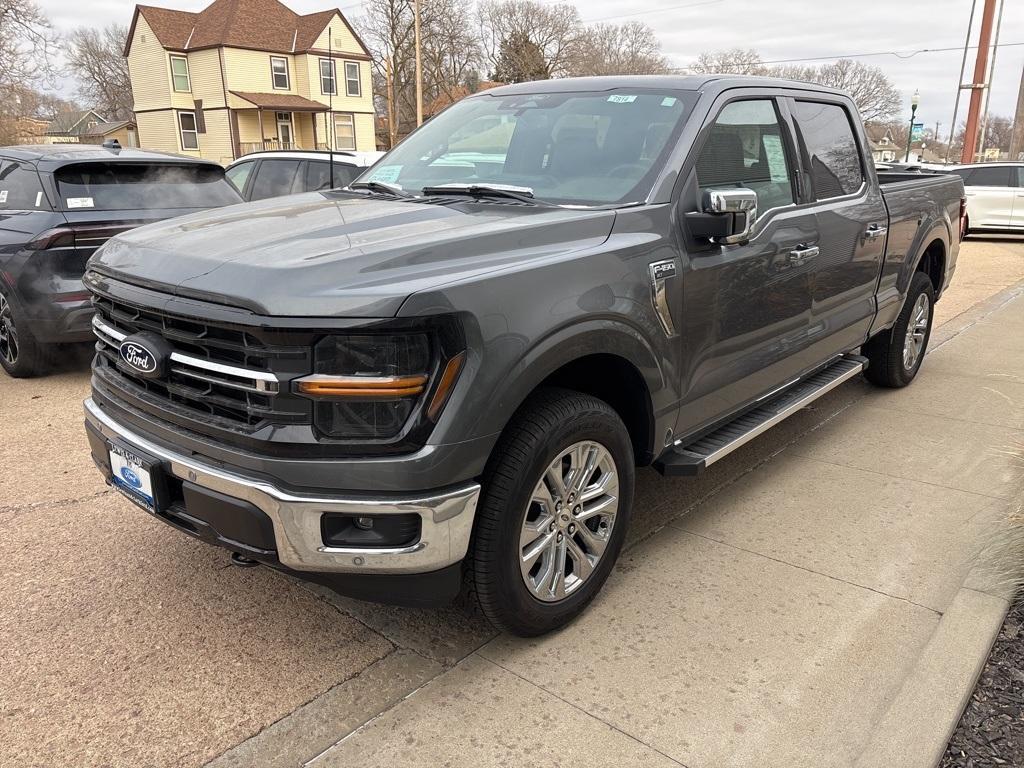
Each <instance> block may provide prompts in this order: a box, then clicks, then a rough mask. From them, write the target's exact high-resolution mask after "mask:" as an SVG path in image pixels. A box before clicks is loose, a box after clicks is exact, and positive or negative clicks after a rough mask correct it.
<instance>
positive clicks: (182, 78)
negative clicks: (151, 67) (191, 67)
mask: <svg viewBox="0 0 1024 768" xmlns="http://www.w3.org/2000/svg"><path fill="white" fill-rule="evenodd" d="M171 82H172V83H173V84H174V90H175V91H176V92H178V93H191V92H192V80H191V78H189V75H188V58H187V57H185V56H171Z"/></svg>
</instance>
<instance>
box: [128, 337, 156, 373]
mask: <svg viewBox="0 0 1024 768" xmlns="http://www.w3.org/2000/svg"><path fill="white" fill-rule="evenodd" d="M120 352H121V359H122V360H124V362H125V364H127V366H128V367H129V368H131V369H132V370H134V371H138V372H139V373H153V372H154V371H156V366H157V358H156V354H155V353H154V352H153V351H152V350H150V349H147V348H146V347H144V346H143V345H142V344H141V343H139V342H138V341H136V340H132V339H125V340H124V341H122V342H121V348H120Z"/></svg>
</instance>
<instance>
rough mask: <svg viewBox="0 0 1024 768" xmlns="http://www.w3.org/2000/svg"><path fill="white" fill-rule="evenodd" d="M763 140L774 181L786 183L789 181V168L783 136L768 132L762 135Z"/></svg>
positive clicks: (769, 171)
mask: <svg viewBox="0 0 1024 768" xmlns="http://www.w3.org/2000/svg"><path fill="white" fill-rule="evenodd" d="M761 141H762V142H763V143H764V154H765V157H766V158H767V160H768V173H769V174H770V175H771V179H772V183H774V184H785V183H786V182H787V181H789V169H787V168H786V153H785V152H784V151H783V150H782V137H781V136H772V135H771V134H766V135H764V136H762V137H761Z"/></svg>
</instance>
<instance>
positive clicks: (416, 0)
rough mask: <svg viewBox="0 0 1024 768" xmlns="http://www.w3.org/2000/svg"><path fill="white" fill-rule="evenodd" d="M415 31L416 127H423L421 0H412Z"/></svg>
mask: <svg viewBox="0 0 1024 768" xmlns="http://www.w3.org/2000/svg"><path fill="white" fill-rule="evenodd" d="M412 13H413V29H414V36H415V38H416V125H417V126H420V125H423V58H422V57H421V56H420V0H412Z"/></svg>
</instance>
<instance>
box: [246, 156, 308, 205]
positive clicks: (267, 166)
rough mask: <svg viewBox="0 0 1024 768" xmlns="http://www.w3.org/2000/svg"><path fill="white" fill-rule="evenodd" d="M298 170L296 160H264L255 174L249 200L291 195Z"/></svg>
mask: <svg viewBox="0 0 1024 768" xmlns="http://www.w3.org/2000/svg"><path fill="white" fill-rule="evenodd" d="M298 170H299V162H298V161H297V160H264V161H263V162H261V163H260V168H259V170H258V171H257V172H256V178H255V180H254V181H253V185H252V194H251V196H250V199H252V200H263V199H264V198H267V197H280V196H281V195H290V194H291V193H292V183H293V182H294V181H295V174H296V172H297V171H298Z"/></svg>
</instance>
